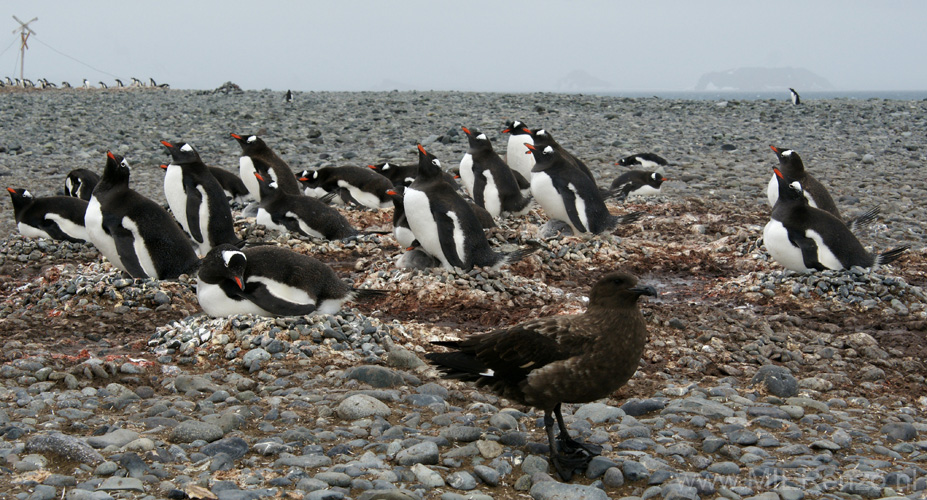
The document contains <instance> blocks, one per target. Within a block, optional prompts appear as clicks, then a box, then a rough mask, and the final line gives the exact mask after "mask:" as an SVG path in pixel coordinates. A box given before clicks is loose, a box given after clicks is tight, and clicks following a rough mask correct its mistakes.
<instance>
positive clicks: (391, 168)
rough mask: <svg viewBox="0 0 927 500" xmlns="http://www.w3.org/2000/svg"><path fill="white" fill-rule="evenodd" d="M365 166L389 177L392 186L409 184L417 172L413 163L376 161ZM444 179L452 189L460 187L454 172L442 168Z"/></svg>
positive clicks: (416, 167) (416, 165)
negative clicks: (376, 162) (399, 163)
mask: <svg viewBox="0 0 927 500" xmlns="http://www.w3.org/2000/svg"><path fill="white" fill-rule="evenodd" d="M367 168H369V169H371V170H373V171H374V172H376V173H378V174H380V175H382V176H383V177H386V178H387V179H389V180H390V181H391V182H392V183H393V186H406V187H408V186H410V185H412V181H414V180H415V175H416V173H418V164H415V165H398V164H395V163H389V162H384V163H378V164H376V165H367ZM442 173H443V175H444V180H446V181H447V183H448V184H450V185H451V186H452V187H453V188H454V189H458V190H459V189H460V184H459V183H458V182H457V178H456V177H455V176H454V174H452V173H450V172H446V171H443V170H442Z"/></svg>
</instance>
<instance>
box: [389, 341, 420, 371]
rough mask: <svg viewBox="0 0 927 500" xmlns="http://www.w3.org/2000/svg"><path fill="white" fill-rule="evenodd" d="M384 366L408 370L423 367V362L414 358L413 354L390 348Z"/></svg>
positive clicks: (405, 350) (400, 348) (397, 347)
mask: <svg viewBox="0 0 927 500" xmlns="http://www.w3.org/2000/svg"><path fill="white" fill-rule="evenodd" d="M386 364H388V365H389V366H395V367H396V368H404V369H409V370H413V369H415V368H418V367H420V366H425V362H424V361H422V360H421V359H420V358H419V357H418V356H416V355H415V353H413V352H412V351H410V350H408V349H405V348H403V347H399V346H393V347H392V348H390V350H389V354H388V355H387V356H386Z"/></svg>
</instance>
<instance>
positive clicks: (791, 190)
mask: <svg viewBox="0 0 927 500" xmlns="http://www.w3.org/2000/svg"><path fill="white" fill-rule="evenodd" d="M773 172H774V173H775V174H776V180H777V181H778V182H779V199H780V200H790V201H794V200H798V201H800V202H801V203H802V204H807V203H808V199H807V198H805V190H804V188H803V187H802V185H801V182H799V181H797V180H795V179H793V178H791V177H789V176H788V175H786V174H784V173H783V172H782V171H781V170H779V169H778V168H774V169H773Z"/></svg>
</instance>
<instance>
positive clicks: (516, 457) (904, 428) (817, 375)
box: [0, 90, 927, 500]
mask: <svg viewBox="0 0 927 500" xmlns="http://www.w3.org/2000/svg"><path fill="white" fill-rule="evenodd" d="M0 95H2V100H0V109H2V112H3V115H4V116H5V117H6V120H5V122H4V126H3V134H2V136H0V179H3V182H4V183H5V184H6V185H7V186H11V187H25V188H28V189H30V190H31V191H32V192H33V193H35V194H37V195H50V194H53V193H55V192H57V191H59V190H60V189H61V186H62V185H63V180H64V176H65V175H66V173H67V172H68V171H69V170H70V169H72V168H79V167H84V168H92V169H95V170H101V169H102V166H103V163H104V154H105V151H106V150H109V149H111V150H113V151H114V152H116V153H119V154H125V155H126V157H127V158H128V159H129V161H130V162H131V163H132V165H133V173H132V181H131V184H132V186H133V187H134V188H135V189H136V190H138V191H140V192H142V193H144V194H146V195H148V196H150V197H152V198H153V199H155V200H158V201H160V202H164V195H163V190H162V186H163V173H162V171H161V170H160V169H159V168H157V166H158V165H159V164H160V163H163V162H165V161H167V159H168V157H167V154H166V151H165V150H164V148H163V147H161V146H160V144H159V143H158V141H159V140H161V139H167V140H175V139H181V140H184V141H188V142H191V143H192V144H194V145H195V146H196V147H197V148H198V150H199V152H200V154H201V155H202V156H203V158H204V160H205V161H206V162H207V163H210V164H212V165H216V166H221V167H225V168H228V169H230V170H237V162H238V160H237V158H238V153H239V148H238V146H237V144H236V143H235V141H234V140H233V139H231V138H230V137H229V135H228V134H229V133H230V132H236V133H246V134H248V133H259V134H261V135H262V137H263V138H264V139H265V140H266V141H267V142H268V144H269V145H271V147H273V148H274V149H275V150H276V151H277V152H278V153H280V154H281V156H282V157H283V158H285V159H286V160H287V161H288V162H289V163H290V165H291V167H292V168H293V169H294V170H299V169H302V168H309V167H315V166H322V165H343V164H354V165H365V164H367V163H374V162H377V161H382V160H385V159H388V160H391V161H396V162H399V163H410V162H413V161H415V145H416V144H418V143H422V144H424V145H425V147H426V148H428V150H429V152H433V153H435V154H436V155H437V157H438V158H439V159H441V160H442V162H443V163H444V165H445V166H447V167H452V166H455V165H456V164H457V162H458V161H459V159H460V158H461V157H462V156H463V153H464V151H465V149H466V139H465V137H464V135H463V133H462V132H461V131H460V126H462V125H464V126H468V127H473V128H479V129H481V130H483V131H485V132H486V133H487V135H489V136H490V138H491V139H492V140H493V142H494V144H495V145H496V149H497V151H500V152H501V151H502V150H503V149H504V143H505V139H504V138H503V137H502V135H501V134H499V133H498V132H497V131H498V130H501V129H502V128H503V123H504V121H505V120H507V119H521V120H523V121H524V122H526V123H527V124H528V125H529V126H530V127H538V128H540V127H543V128H546V129H548V130H549V131H551V133H552V134H553V135H554V137H556V138H557V139H558V141H559V142H560V143H561V144H563V145H564V146H566V147H567V148H568V149H570V150H572V151H574V152H575V153H576V154H577V155H578V156H579V157H581V158H583V159H584V160H585V161H586V162H587V164H589V166H590V167H591V168H592V170H593V171H594V173H595V174H596V175H597V176H598V177H599V179H600V182H599V183H600V184H601V185H608V184H609V183H610V181H611V179H612V178H614V177H616V176H617V175H619V174H620V173H621V172H623V169H620V168H619V167H615V166H614V165H613V164H614V162H615V161H617V159H618V158H620V157H623V156H625V155H627V154H629V153H636V152H643V151H651V152H656V153H658V154H660V155H661V156H663V157H665V158H667V159H669V160H670V161H671V162H673V163H674V164H673V165H671V166H670V167H668V168H667V169H666V175H667V176H668V177H670V178H671V179H672V180H671V181H668V182H667V183H666V184H665V187H664V190H663V194H662V195H660V196H657V197H653V198H650V199H646V200H641V199H631V200H629V201H628V202H627V203H625V204H624V206H617V205H616V206H613V207H612V209H613V210H612V211H613V213H624V212H626V211H630V210H641V211H643V212H645V213H646V214H647V215H646V216H645V217H644V218H643V220H642V221H641V222H639V223H636V224H634V225H631V226H625V227H621V228H619V229H618V230H617V231H616V232H615V233H614V234H607V235H600V236H597V237H593V238H559V239H543V238H540V237H539V235H540V229H541V227H542V226H543V224H544V223H545V222H546V218H545V217H544V215H543V213H542V212H541V211H540V210H539V209H534V210H532V211H531V212H530V213H529V214H528V215H526V216H524V217H520V218H513V219H510V220H507V221H504V222H503V223H501V224H500V227H499V228H496V229H493V230H491V231H489V232H488V234H489V235H490V237H491V242H492V243H493V244H494V245H495V246H505V245H510V246H514V245H520V244H524V243H525V242H526V241H528V240H540V241H541V248H540V249H539V251H538V252H536V254H534V255H532V256H530V257H528V258H527V259H525V260H524V261H522V262H519V263H517V264H515V265H512V266H509V267H506V268H503V269H502V270H499V271H492V270H486V269H475V270H473V271H471V272H449V271H445V270H440V269H436V270H431V271H426V272H423V271H409V270H402V269H398V268H397V267H396V266H395V264H394V262H395V260H396V259H397V258H398V256H399V255H400V249H399V248H398V247H397V245H396V243H395V241H394V240H393V239H392V237H391V236H376V235H369V236H362V237H360V238H359V239H357V240H354V241H351V242H347V243H345V242H319V241H314V240H310V239H292V238H289V237H287V236H284V235H279V234H276V233H273V232H265V231H264V230H263V228H262V227H260V226H256V225H254V221H253V219H246V218H243V217H241V215H240V211H239V210H236V214H237V220H236V225H237V230H238V232H239V234H240V235H241V236H242V237H243V238H244V239H246V240H248V241H249V242H263V243H267V244H276V245H286V246H289V247H292V248H294V249H296V250H297V251H301V252H305V253H310V254H312V255H314V256H316V257H318V258H319V259H321V260H323V261H325V262H327V263H329V264H330V265H331V266H332V267H333V268H335V270H336V271H337V272H339V273H340V274H341V275H342V276H344V277H345V279H349V280H351V281H353V282H354V283H355V285H356V286H364V287H371V288H379V289H384V290H388V291H390V292H391V293H390V294H389V295H388V296H387V297H386V298H382V299H379V300H377V301H374V302H366V303H358V304H351V305H350V306H351V307H350V308H348V309H345V310H344V311H342V312H341V313H339V314H337V315H331V316H325V315H322V316H308V317H288V318H277V319H268V318H255V317H250V316H236V317H231V318H220V319H212V318H208V317H206V316H204V315H202V314H199V313H200V309H199V307H198V305H197V304H196V298H195V287H194V280H191V279H189V278H187V277H181V278H180V279H179V280H176V281H164V282H159V281H153V280H129V279H124V278H123V277H122V276H120V275H119V274H118V273H116V272H114V271H113V269H112V268H111V267H110V266H109V264H108V263H105V262H102V261H101V259H100V257H99V254H98V253H97V252H96V250H95V249H94V248H93V247H92V246H91V245H84V244H72V243H59V242H51V241H45V240H28V239H23V238H21V237H20V236H19V235H18V234H14V233H15V224H14V222H13V215H12V209H11V206H10V204H8V203H6V204H3V206H2V210H3V211H4V212H3V214H2V215H0V234H3V235H8V236H4V237H3V238H2V239H0V276H2V281H0V342H2V343H3V344H2V345H3V351H2V353H0V361H2V364H0V498H4V497H9V498H14V497H15V498H22V499H47V500H51V499H53V498H62V497H64V498H68V499H85V498H92V499H107V498H187V497H189V498H219V499H222V500H234V499H257V498H276V497H286V498H313V499H316V498H318V499H327V498H333V499H335V498H363V499H373V498H397V499H402V498H445V499H457V498H496V499H506V498H528V497H531V498H535V499H553V498H622V497H636V498H652V497H660V498H663V499H669V498H673V499H680V498H682V499H693V500H694V499H695V498H699V497H702V498H718V497H724V498H729V499H732V500H736V499H741V498H756V499H759V500H800V499H803V498H806V497H807V498H860V497H863V498H882V497H894V496H907V497H910V498H922V496H923V494H924V491H927V475H925V474H927V463H925V462H927V420H925V418H924V409H925V407H927V391H925V390H924V382H925V376H927V368H925V365H924V362H923V360H924V358H925V356H927V340H925V338H924V335H925V331H927V309H925V304H927V296H925V292H924V290H923V287H924V285H925V283H927V278H925V276H927V275H925V271H927V258H925V257H927V255H925V251H924V237H925V235H924V226H923V224H922V223H921V222H920V221H922V220H924V207H925V203H924V201H925V192H927V191H925V183H927V180H925V179H927V178H925V176H923V175H921V174H919V173H918V170H921V169H923V168H924V165H925V158H924V152H923V151H924V150H923V148H924V147H925V134H927V130H925V129H927V124H925V123H927V122H925V118H924V116H925V114H924V111H925V107H927V103H925V102H922V101H885V100H877V99H872V100H866V101H853V100H839V99H838V100H826V101H809V102H808V103H806V104H804V105H802V106H800V107H794V106H791V105H789V104H788V103H787V102H786V101H731V102H726V103H719V102H712V101H679V100H664V99H656V98H654V99H621V98H606V97H597V96H582V95H558V94H469V93H448V92H403V93H399V92H390V93H297V94H296V96H295V100H294V102H292V103H290V104H285V103H284V102H283V98H282V93H275V92H270V91H264V92H253V91H249V92H244V93H230V94H225V93H210V92H197V91H182V90H170V91H164V90H124V91H116V90H113V91H100V90H94V91H81V90H72V91H44V92H40V91H34V92H23V91H19V92H6V93H2V94H0ZM769 144H774V145H777V146H781V147H789V148H793V149H795V150H796V151H798V152H799V153H800V154H801V155H802V158H803V159H804V160H805V164H806V166H807V168H808V169H809V170H810V171H811V172H813V173H814V175H815V176H816V177H817V178H818V179H820V180H822V181H823V182H824V183H825V184H826V185H828V186H829V188H830V189H831V193H832V195H833V196H834V199H835V200H836V201H837V203H838V205H839V206H840V208H841V210H842V211H843V212H844V213H845V214H847V215H848V216H852V215H854V214H857V213H861V212H863V211H865V210H866V209H868V208H870V207H873V206H879V207H880V208H881V211H882V218H881V219H880V221H879V223H878V224H876V225H874V226H872V227H870V228H869V229H868V230H867V231H865V232H863V233H861V234H860V238H861V240H863V241H864V243H865V244H867V245H871V246H872V247H873V248H874V249H876V250H878V251H883V250H885V249H888V248H891V247H893V246H897V245H900V244H908V245H911V247H912V249H911V250H910V251H909V252H908V253H907V254H906V255H905V256H903V257H902V258H901V259H899V261H897V262H896V263H894V264H893V265H891V266H886V267H884V268H881V269H878V270H874V271H869V270H863V269H853V270H850V271H847V272H841V273H832V272H827V273H820V274H816V275H797V274H794V273H790V272H783V271H782V270H781V268H780V267H779V266H777V265H776V264H775V263H774V262H770V261H769V260H768V256H767V255H766V253H765V251H764V250H763V249H762V248H761V247H760V248H758V247H757V240H758V238H759V237H760V236H761V233H762V227H763V225H764V224H765V223H766V221H767V220H768V214H769V208H768V207H767V206H766V204H765V186H766V182H767V181H768V179H769V176H770V174H771V167H772V166H773V165H774V164H775V155H774V154H773V153H772V152H771V151H770V150H769V147H768V146H769ZM236 208H238V209H240V208H241V207H236ZM344 213H345V215H346V216H347V217H348V218H349V219H350V220H351V221H352V222H353V223H355V225H356V226H358V227H363V228H371V229H389V228H390V211H389V210H381V211H359V210H345V211H344ZM11 233H12V234H11ZM613 268H622V269H626V270H628V271H631V272H633V273H635V274H637V275H638V276H640V277H641V280H642V281H643V282H646V283H650V284H653V285H654V286H656V287H657V288H658V290H659V291H660V292H661V297H660V298H658V299H655V300H644V301H642V311H643V312H644V315H645V317H646V318H647V320H648V322H649V328H650V342H649V343H648V346H647V348H646V350H645V354H644V359H643V360H642V362H641V366H640V369H639V371H638V373H637V374H636V376H635V377H634V378H633V379H632V380H631V382H629V384H628V385H627V386H626V387H624V388H622V389H621V390H619V391H618V392H617V393H615V394H614V395H613V396H612V397H611V398H608V399H605V400H602V401H599V402H596V403H591V404H586V405H573V406H571V407H569V408H567V409H565V413H566V415H565V416H566V418H567V421H568V426H569V427H570V428H571V430H572V431H573V432H575V433H576V434H577V435H578V436H580V437H581V438H582V439H584V440H586V441H589V442H593V443H598V444H601V445H602V446H603V447H604V448H605V451H604V452H603V454H602V456H601V457H599V458H597V459H596V460H594V461H593V462H592V463H591V464H590V465H589V468H588V469H587V470H586V471H584V473H582V474H579V475H578V476H577V477H576V478H575V479H574V481H573V482H572V483H571V484H567V485H564V484H561V483H559V482H556V481H553V480H551V474H552V471H551V469H550V467H549V465H548V464H547V461H546V458H545V457H546V437H545V436H544V433H543V424H542V423H541V417H542V414H541V413H539V412H537V411H536V410H533V409H531V408H524V407H520V406H517V405H514V406H513V405H512V404H510V403H509V402H507V401H505V400H502V399H499V398H497V397H495V396H494V395H492V394H490V393H486V392H481V391H477V390H474V389H473V388H472V387H470V386H468V385H466V384H460V383H457V382H448V381H444V380H441V379H439V378H438V377H437V374H436V373H435V372H434V370H432V369H431V368H429V367H428V366H426V365H424V364H423V363H422V362H421V359H420V356H421V354H422V353H424V352H425V351H427V350H429V349H431V347H430V346H429V341H430V340H436V339H440V338H446V337H452V336H460V335H466V334H468V333H471V332H478V331H486V330H488V329H491V328H493V327H497V326H500V325H509V324H514V323H517V322H519V321H522V320H524V319H527V318H530V317H534V316H541V315H551V314H562V313H573V312H578V311H581V310H582V308H583V295H584V294H585V293H587V291H588V287H589V286H590V285H591V284H592V282H593V281H594V280H595V278H596V277H598V276H599V275H600V274H602V273H603V272H605V271H606V270H610V269H613ZM921 432H925V434H924V435H921V434H920V433H921Z"/></svg>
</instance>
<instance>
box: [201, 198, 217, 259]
mask: <svg viewBox="0 0 927 500" xmlns="http://www.w3.org/2000/svg"><path fill="white" fill-rule="evenodd" d="M196 190H197V191H199V192H200V200H201V201H200V208H199V213H198V214H197V216H198V217H199V220H200V234H202V235H203V241H202V242H200V243H199V245H198V248H199V253H200V255H206V254H207V253H208V252H209V251H210V250H212V247H213V246H215V244H214V243H213V241H212V237H211V236H210V231H209V223H210V222H212V221H211V220H210V217H209V216H210V212H209V195H208V194H206V188H204V187H203V185H202V184H197V186H196Z"/></svg>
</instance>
